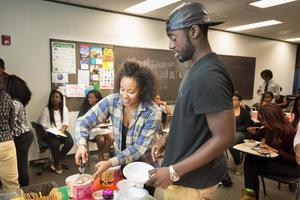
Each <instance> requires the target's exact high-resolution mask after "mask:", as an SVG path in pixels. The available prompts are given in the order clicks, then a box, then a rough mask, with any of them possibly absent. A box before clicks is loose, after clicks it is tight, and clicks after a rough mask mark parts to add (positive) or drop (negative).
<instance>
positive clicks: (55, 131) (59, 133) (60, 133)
mask: <svg viewBox="0 0 300 200" xmlns="http://www.w3.org/2000/svg"><path fill="white" fill-rule="evenodd" d="M46 131H47V132H49V133H52V134H54V135H57V136H62V137H67V136H66V134H64V133H63V132H62V131H61V130H59V129H58V128H48V129H47V130H46Z"/></svg>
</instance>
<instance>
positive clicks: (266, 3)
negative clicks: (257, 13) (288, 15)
mask: <svg viewBox="0 0 300 200" xmlns="http://www.w3.org/2000/svg"><path fill="white" fill-rule="evenodd" d="M293 1H296V0H261V1H256V2H252V3H250V4H249V5H251V6H255V7H259V8H269V7H272V6H277V5H281V4H285V3H290V2H293Z"/></svg>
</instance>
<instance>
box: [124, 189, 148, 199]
mask: <svg viewBox="0 0 300 200" xmlns="http://www.w3.org/2000/svg"><path fill="white" fill-rule="evenodd" d="M148 195H149V193H148V191H147V190H145V189H143V188H137V187H128V188H123V189H121V190H120V191H119V192H118V200H147V199H148Z"/></svg>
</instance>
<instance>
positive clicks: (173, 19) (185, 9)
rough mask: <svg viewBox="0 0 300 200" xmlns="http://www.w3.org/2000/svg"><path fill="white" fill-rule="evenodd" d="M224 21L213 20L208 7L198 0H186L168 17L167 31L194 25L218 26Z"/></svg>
mask: <svg viewBox="0 0 300 200" xmlns="http://www.w3.org/2000/svg"><path fill="white" fill-rule="evenodd" d="M222 23H224V22H213V21H211V20H210V18H209V16H208V12H207V10H206V8H205V7H204V6H203V5H202V4H201V3H198V2H185V3H183V4H181V5H179V6H178V7H177V8H175V9H174V10H173V11H172V12H171V14H170V15H169V17H168V19H167V31H174V30H178V29H185V28H189V27H191V26H192V25H207V26H216V25H219V24H222Z"/></svg>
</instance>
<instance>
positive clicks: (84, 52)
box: [79, 44, 90, 69]
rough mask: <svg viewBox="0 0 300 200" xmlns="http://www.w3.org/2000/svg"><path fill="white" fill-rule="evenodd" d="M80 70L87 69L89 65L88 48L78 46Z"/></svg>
mask: <svg viewBox="0 0 300 200" xmlns="http://www.w3.org/2000/svg"><path fill="white" fill-rule="evenodd" d="M79 51H80V69H89V64H90V46H89V45H86V44H81V45H80V50H79Z"/></svg>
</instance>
